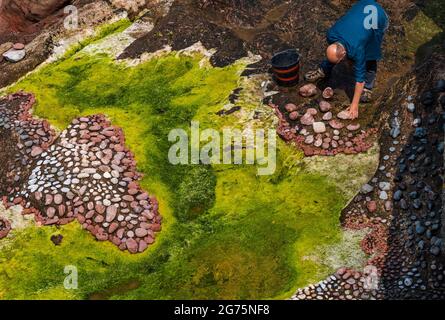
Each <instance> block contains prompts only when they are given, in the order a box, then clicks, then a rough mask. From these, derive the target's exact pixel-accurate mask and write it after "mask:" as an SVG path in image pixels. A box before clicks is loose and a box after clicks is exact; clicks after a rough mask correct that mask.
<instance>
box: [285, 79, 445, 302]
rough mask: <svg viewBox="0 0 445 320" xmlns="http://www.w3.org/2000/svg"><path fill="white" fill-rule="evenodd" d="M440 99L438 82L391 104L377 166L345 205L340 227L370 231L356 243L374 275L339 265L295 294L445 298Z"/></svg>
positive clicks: (444, 85) (444, 117) (444, 121)
mask: <svg viewBox="0 0 445 320" xmlns="http://www.w3.org/2000/svg"><path fill="white" fill-rule="evenodd" d="M444 97H445V81H444V80H440V81H438V82H437V84H436V85H435V86H434V88H433V89H432V90H429V91H426V92H425V93H424V94H423V95H422V96H421V97H419V98H418V99H417V102H416V101H415V99H414V98H413V97H411V96H409V97H408V98H407V101H406V103H405V104H404V105H402V106H397V107H395V110H394V111H393V112H392V113H391V115H390V117H389V125H388V129H387V130H386V131H384V132H383V133H382V136H381V139H380V144H381V153H382V154H381V159H380V165H379V168H378V170H377V172H376V174H375V176H374V177H373V178H372V179H371V181H369V182H368V183H367V184H365V185H364V186H363V187H362V189H361V191H360V193H359V194H358V195H357V196H356V197H355V198H354V199H353V201H352V202H351V203H350V204H349V205H348V207H347V208H345V210H344V211H343V226H344V227H345V228H348V229H356V230H359V229H366V230H368V231H369V232H368V233H367V235H366V236H365V238H364V239H363V240H362V241H361V248H362V249H363V251H364V252H365V253H367V254H368V255H369V256H370V258H369V260H368V262H367V265H368V270H371V271H372V272H371V273H373V274H366V272H365V271H366V269H367V268H365V270H364V271H363V272H358V271H354V270H349V269H345V268H342V269H340V270H338V271H337V273H336V274H334V275H332V276H331V277H329V278H328V279H326V280H324V281H322V282H320V283H318V284H315V285H311V286H309V287H307V288H304V289H300V290H298V291H297V292H296V294H295V295H294V296H293V297H292V299H295V300H299V299H383V298H384V299H445V255H444V244H443V241H444V240H443V237H444V235H445V232H444V227H443V221H441V217H442V215H443V202H442V201H443V199H442V198H441V195H442V193H443V185H444V158H443V153H444V138H445V137H444V134H445V98H444ZM407 122H409V123H407ZM442 220H443V219H442ZM441 228H442V230H441ZM374 279H377V282H375V283H374V284H375V285H376V286H375V285H374V286H373V285H372V283H373V280H374ZM365 284H366V285H365ZM370 284H371V285H370Z"/></svg>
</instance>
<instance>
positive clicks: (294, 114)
mask: <svg viewBox="0 0 445 320" xmlns="http://www.w3.org/2000/svg"><path fill="white" fill-rule="evenodd" d="M298 116H299V114H298V112H297V111H293V112H291V113H290V114H289V119H291V120H293V121H295V120H297V119H298Z"/></svg>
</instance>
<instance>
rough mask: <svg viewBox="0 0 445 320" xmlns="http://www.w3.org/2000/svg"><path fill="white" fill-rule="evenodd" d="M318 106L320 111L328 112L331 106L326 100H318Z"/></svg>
mask: <svg viewBox="0 0 445 320" xmlns="http://www.w3.org/2000/svg"><path fill="white" fill-rule="evenodd" d="M319 107H320V110H321V112H328V111H329V110H331V108H332V107H331V104H330V103H329V102H327V101H320V104H319Z"/></svg>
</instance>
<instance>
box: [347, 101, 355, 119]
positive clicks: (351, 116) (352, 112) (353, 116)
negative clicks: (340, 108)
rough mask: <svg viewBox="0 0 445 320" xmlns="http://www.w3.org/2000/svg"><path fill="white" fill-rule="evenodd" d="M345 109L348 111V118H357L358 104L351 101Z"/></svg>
mask: <svg viewBox="0 0 445 320" xmlns="http://www.w3.org/2000/svg"><path fill="white" fill-rule="evenodd" d="M346 110H347V111H348V112H349V119H351V120H354V119H357V118H358V104H354V103H353V104H351V106H350V107H349V108H348V109H346Z"/></svg>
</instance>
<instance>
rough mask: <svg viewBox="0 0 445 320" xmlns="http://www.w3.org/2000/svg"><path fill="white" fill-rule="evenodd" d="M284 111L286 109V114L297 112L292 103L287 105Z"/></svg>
mask: <svg viewBox="0 0 445 320" xmlns="http://www.w3.org/2000/svg"><path fill="white" fill-rule="evenodd" d="M284 109H286V111H287V112H289V113H291V112H294V111H297V106H296V105H295V104H293V103H288V104H286V105H285V106H284Z"/></svg>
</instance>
